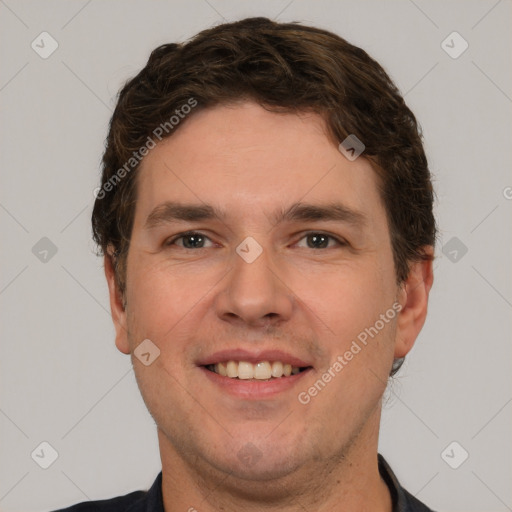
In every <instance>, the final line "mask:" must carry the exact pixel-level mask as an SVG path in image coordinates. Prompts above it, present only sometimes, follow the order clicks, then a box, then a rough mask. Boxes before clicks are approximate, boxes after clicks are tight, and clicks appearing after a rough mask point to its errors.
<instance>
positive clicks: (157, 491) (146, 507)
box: [55, 453, 433, 512]
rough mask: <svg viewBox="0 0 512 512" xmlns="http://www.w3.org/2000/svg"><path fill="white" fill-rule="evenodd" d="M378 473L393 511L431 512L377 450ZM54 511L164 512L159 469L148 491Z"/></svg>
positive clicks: (87, 502)
mask: <svg viewBox="0 0 512 512" xmlns="http://www.w3.org/2000/svg"><path fill="white" fill-rule="evenodd" d="M379 472H380V475H381V477H382V478H383V480H384V481H385V482H386V484H387V486H388V487H389V492H390V493H391V500H392V502H393V512H433V511H432V510H431V509H430V508H428V507H427V506H425V505H424V504H423V503H421V501H419V500H417V499H416V498H415V497H414V496H413V495H412V494H409V493H408V492H407V491H406V490H405V489H404V488H403V487H402V486H401V485H400V484H399V483H398V480H397V478H396V476H395V474H394V473H393V471H392V470H391V468H390V467H389V465H388V463H387V462H386V461H385V460H384V457H383V456H382V455H381V454H380V453H379ZM191 510H193V507H191ZM55 512H164V506H163V501H162V472H160V473H159V475H158V476H157V477H156V480H155V481H154V483H153V485H152V486H151V489H149V491H135V492H131V493H130V494H126V495H125V496H119V497H117V498H113V499H110V500H101V501H86V502H84V503H79V504H77V505H73V506H72V507H69V508H62V509H59V510H56V511H55Z"/></svg>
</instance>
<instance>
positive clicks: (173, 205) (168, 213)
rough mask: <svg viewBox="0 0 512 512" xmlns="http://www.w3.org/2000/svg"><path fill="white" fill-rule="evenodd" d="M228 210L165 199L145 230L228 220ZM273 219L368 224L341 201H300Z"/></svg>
mask: <svg viewBox="0 0 512 512" xmlns="http://www.w3.org/2000/svg"><path fill="white" fill-rule="evenodd" d="M226 217H227V215H226V213H225V211H223V210H221V209H218V208H215V207H213V206H211V205H208V204H183V203H179V202H175V201H166V202H164V203H162V204H160V205H158V206H156V207H155V208H154V209H153V210H152V211H151V213H150V214H149V215H148V217H147V218H146V222H145V225H144V228H145V229H148V230H150V229H153V228H156V227H158V226H161V225H164V224H169V223H172V222H177V221H178V222H179V221H188V222H198V221H203V220H219V221H221V222H225V219H226ZM270 219H271V222H273V223H274V224H279V223H282V222H298V221H303V222H304V221H305V222H308V221H309V222H315V221H338V222H344V223H347V224H351V225H353V226H354V227H359V228H362V227H364V226H366V225H367V216H366V215H365V214H364V213H363V212H361V211H358V210H354V209H352V208H349V207H347V206H345V205H343V204H341V203H336V202H331V203H327V204H310V203H303V202H297V203H294V204H292V205H291V206H289V207H288V208H286V209H285V208H280V209H278V210H276V211H275V212H274V213H273V214H272V215H271V216H270Z"/></svg>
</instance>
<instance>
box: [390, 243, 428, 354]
mask: <svg viewBox="0 0 512 512" xmlns="http://www.w3.org/2000/svg"><path fill="white" fill-rule="evenodd" d="M424 251H425V253H426V254H429V255H430V256H432V255H433V248H432V247H431V246H428V247H426V248H425V249H424ZM433 281H434V275H433V270H432V260H427V261H417V262H413V263H411V265H410V271H409V275H408V277H407V279H406V281H405V282H404V283H403V284H402V288H401V289H400V292H399V302H400V304H401V306H402V309H401V311H400V313H399V315H398V320H397V332H396V340H395V354H394V355H395V358H400V357H405V356H406V355H407V354H408V353H409V351H410V350H411V349H412V347H413V346H414V342H415V341H416V338H417V337H418V334H419V333H420V331H421V329H422V328H423V325H424V323H425V319H426V317H427V307H428V296H429V293H430V289H431V288H432V283H433Z"/></svg>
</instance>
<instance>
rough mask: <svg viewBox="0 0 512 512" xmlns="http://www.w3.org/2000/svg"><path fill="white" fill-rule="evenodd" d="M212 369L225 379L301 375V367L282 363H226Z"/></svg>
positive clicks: (262, 378) (263, 378) (260, 378)
mask: <svg viewBox="0 0 512 512" xmlns="http://www.w3.org/2000/svg"><path fill="white" fill-rule="evenodd" d="M210 368H211V369H212V370H213V371H214V372H215V373H218V374H219V375H222V376H223V377H230V378H232V379H236V378H238V379H258V380H266V379H270V378H271V377H282V376H283V375H284V376H285V377H289V376H290V375H292V374H293V375H295V374H296V373H299V371H300V368H299V367H296V366H294V367H292V365H291V364H283V363H282V362H281V361H274V362H273V363H270V362H269V361H261V362H259V363H257V364H252V363H249V362H247V361H227V362H225V363H217V364H215V365H212V366H210Z"/></svg>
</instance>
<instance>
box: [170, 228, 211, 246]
mask: <svg viewBox="0 0 512 512" xmlns="http://www.w3.org/2000/svg"><path fill="white" fill-rule="evenodd" d="M177 240H181V241H182V242H181V244H179V243H178V244H177V243H176V241H177ZM206 240H210V239H209V238H208V237H207V236H205V235H203V234H202V233H198V232H196V231H190V232H188V233H182V234H181V235H179V236H176V237H174V238H173V239H172V240H169V241H167V242H166V243H165V245H166V246H172V245H177V246H178V247H182V248H184V249H203V248H205V246H204V244H205V241H206Z"/></svg>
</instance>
